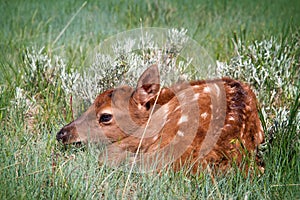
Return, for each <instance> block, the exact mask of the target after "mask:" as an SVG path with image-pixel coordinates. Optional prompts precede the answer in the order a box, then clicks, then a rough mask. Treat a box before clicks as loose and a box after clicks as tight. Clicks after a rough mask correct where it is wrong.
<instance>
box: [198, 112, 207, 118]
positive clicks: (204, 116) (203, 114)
mask: <svg viewBox="0 0 300 200" xmlns="http://www.w3.org/2000/svg"><path fill="white" fill-rule="evenodd" d="M200 116H201V117H202V118H203V119H206V117H207V116H208V114H207V112H205V113H202V114H201V115H200Z"/></svg>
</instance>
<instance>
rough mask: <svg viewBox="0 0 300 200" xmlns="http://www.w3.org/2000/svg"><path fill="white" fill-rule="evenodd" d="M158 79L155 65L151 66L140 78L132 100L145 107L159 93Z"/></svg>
mask: <svg viewBox="0 0 300 200" xmlns="http://www.w3.org/2000/svg"><path fill="white" fill-rule="evenodd" d="M159 88H160V78H159V71H158V67H157V65H151V66H150V67H148V69H146V71H144V73H143V74H142V75H141V76H140V78H139V80H138V82H137V87H136V90H135V92H134V95H133V98H134V99H135V101H136V102H137V103H139V104H141V105H143V106H144V105H145V104H146V103H147V102H148V101H150V100H151V99H153V98H154V97H155V96H156V95H157V94H158V92H159Z"/></svg>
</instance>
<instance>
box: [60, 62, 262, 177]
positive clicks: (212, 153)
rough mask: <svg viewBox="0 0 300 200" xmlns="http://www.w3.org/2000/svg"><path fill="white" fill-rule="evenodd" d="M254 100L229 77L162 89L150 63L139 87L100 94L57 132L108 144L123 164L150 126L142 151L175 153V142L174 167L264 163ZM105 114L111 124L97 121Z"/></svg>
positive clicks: (64, 138)
mask: <svg viewBox="0 0 300 200" xmlns="http://www.w3.org/2000/svg"><path fill="white" fill-rule="evenodd" d="M196 97H197V99H195V98H196ZM222 98H223V99H222ZM155 102H156V104H155ZM256 104H257V102H256V97H255V95H254V93H253V92H252V90H251V89H250V87H249V86H248V85H247V84H244V83H241V82H239V81H236V80H233V79H230V78H222V79H216V80H209V81H193V82H190V83H188V84H187V83H182V84H176V85H174V86H173V87H171V88H162V89H161V90H160V86H159V76H158V69H157V67H156V66H151V67H150V68H149V69H148V70H146V71H145V72H144V74H143V75H142V76H141V78H140V79H139V81H138V85H137V88H136V89H133V88H130V87H128V86H124V87H120V88H116V89H113V90H108V91H105V92H104V93H102V94H100V95H99V96H98V97H97V98H96V100H95V102H94V104H93V105H92V106H91V107H90V108H89V109H88V111H87V112H85V113H84V114H83V115H82V116H81V117H80V118H79V119H77V120H75V121H73V122H72V123H70V124H68V125H66V126H65V127H63V128H62V129H61V130H60V131H59V132H58V134H57V139H58V140H60V141H62V142H63V143H65V144H67V143H74V142H79V141H80V142H88V141H91V142H98V141H100V142H107V143H108V149H109V151H108V153H110V154H111V155H110V156H109V157H110V159H115V161H116V162H117V163H119V162H120V161H122V160H123V159H124V157H123V156H122V155H121V154H123V153H124V152H132V153H136V151H137V150H138V147H139V144H140V142H141V137H142V135H143V133H144V132H143V130H145V128H147V129H149V130H147V131H146V132H145V133H146V134H145V135H144V137H143V139H142V142H141V146H140V149H139V153H143V154H145V155H148V154H149V155H153V154H154V153H156V152H159V151H160V150H162V149H163V150H164V151H165V152H167V153H170V154H172V153H171V149H172V148H169V149H168V147H169V146H172V145H171V144H172V142H174V141H175V143H176V145H179V146H176V145H174V146H173V147H175V148H177V147H179V148H178V149H177V150H176V151H178V152H177V153H178V155H179V156H177V154H176V153H174V154H172V155H173V156H174V157H175V159H173V160H172V166H173V168H174V169H175V170H178V169H180V168H182V166H183V165H185V166H188V167H191V168H192V171H193V172H196V171H197V169H198V166H202V167H204V168H205V167H206V166H207V165H208V164H210V165H213V166H214V167H215V168H218V169H221V170H226V169H228V168H229V167H231V166H232V163H233V162H235V163H236V164H237V165H238V166H241V165H242V161H243V158H244V157H249V158H253V159H254V160H255V161H256V163H258V164H260V160H259V158H258V157H257V156H256V150H257V147H258V146H259V145H260V144H261V143H262V142H263V141H264V133H263V130H262V127H261V123H260V120H259V117H258V113H257V107H256ZM211 105H212V106H211ZM152 109H154V112H153V115H152V116H150V113H151V111H152ZM104 113H107V114H111V115H112V116H113V117H112V119H111V121H109V122H108V123H103V122H101V121H100V122H99V120H100V118H101V116H102V115H103V114H104ZM149 117H150V119H151V120H150V121H149V124H148V127H147V126H146V124H147V123H148V120H149ZM193 125H197V127H195V126H193ZM151 131H152V132H151ZM193 131H194V132H195V134H194V135H193V134H192V132H193ZM180 147H184V148H183V149H182V151H181V149H180ZM160 167H163V165H161V166H160V165H158V167H157V168H160ZM249 167H250V165H246V170H247V169H248V168H249Z"/></svg>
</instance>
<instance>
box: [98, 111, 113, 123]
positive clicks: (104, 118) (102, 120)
mask: <svg viewBox="0 0 300 200" xmlns="http://www.w3.org/2000/svg"><path fill="white" fill-rule="evenodd" d="M111 120H112V115H111V114H108V113H104V114H102V115H101V116H100V119H99V122H100V123H103V124H109V123H110V122H111Z"/></svg>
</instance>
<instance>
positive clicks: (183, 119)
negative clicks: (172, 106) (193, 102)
mask: <svg viewBox="0 0 300 200" xmlns="http://www.w3.org/2000/svg"><path fill="white" fill-rule="evenodd" d="M187 121H188V117H187V116H186V115H182V116H181V117H180V119H179V121H178V123H177V124H181V123H183V122H187Z"/></svg>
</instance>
